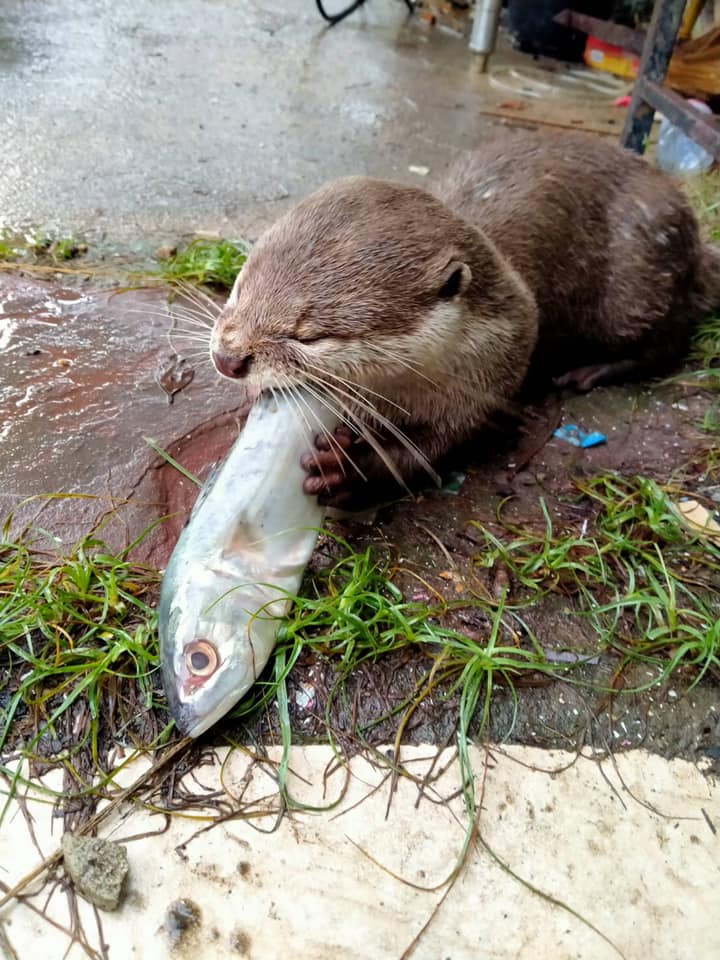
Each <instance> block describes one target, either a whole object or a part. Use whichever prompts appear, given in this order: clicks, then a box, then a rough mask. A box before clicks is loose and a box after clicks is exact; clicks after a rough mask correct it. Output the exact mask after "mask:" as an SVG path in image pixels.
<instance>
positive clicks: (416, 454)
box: [305, 372, 439, 485]
mask: <svg viewBox="0 0 720 960" xmlns="http://www.w3.org/2000/svg"><path fill="white" fill-rule="evenodd" d="M305 375H306V376H308V377H310V378H312V379H313V380H315V381H316V382H318V383H320V384H321V385H322V386H324V387H325V389H326V390H328V391H330V392H331V393H332V394H334V395H335V396H336V397H338V396H339V395H340V396H345V397H348V398H349V399H350V400H351V401H352V402H353V403H356V404H358V405H359V406H360V407H361V409H363V410H364V411H365V412H366V413H368V414H369V415H370V416H371V417H372V418H373V419H374V420H376V421H377V422H378V423H379V424H380V425H381V426H383V427H384V428H385V429H386V430H387V431H388V433H391V434H392V435H393V436H394V437H395V439H396V440H397V441H398V442H399V443H401V444H402V446H403V447H405V449H406V450H407V451H408V453H410V454H412V456H413V458H414V459H415V461H416V462H417V463H418V464H419V465H420V466H421V467H422V468H423V470H425V471H426V472H427V473H428V474H429V476H431V477H432V478H433V480H435V481H436V482H437V481H439V477H438V474H437V473H436V472H435V471H434V470H433V468H432V466H431V465H430V462H429V461H428V459H427V457H426V456H425V454H424V453H423V452H422V450H421V449H420V448H419V447H418V446H417V444H415V443H413V441H412V440H411V439H410V438H409V437H408V436H407V435H406V434H405V433H403V431H402V430H401V429H400V428H399V427H398V426H396V425H395V424H394V423H393V422H392V420H388V418H387V417H385V416H383V414H381V413H380V411H379V410H377V408H376V407H374V406H373V404H372V403H370V401H368V400H364V399H363V398H361V397H359V396H353V395H352V394H350V393H348V392H347V391H345V390H343V388H342V387H338V386H336V385H335V384H332V385H331V384H328V383H326V382H323V381H322V380H320V379H319V378H318V377H315V376H314V374H311V373H307V372H306V373H305ZM361 422H364V421H361ZM373 449H375V448H374V447H373ZM396 473H397V468H395V470H394V471H393V476H396ZM396 479H397V477H396ZM401 482H402V481H401ZM403 485H404V484H403Z"/></svg>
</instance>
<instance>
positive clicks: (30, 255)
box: [0, 229, 88, 263]
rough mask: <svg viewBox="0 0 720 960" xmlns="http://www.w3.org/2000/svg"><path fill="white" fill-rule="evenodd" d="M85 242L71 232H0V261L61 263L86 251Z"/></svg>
mask: <svg viewBox="0 0 720 960" xmlns="http://www.w3.org/2000/svg"><path fill="white" fill-rule="evenodd" d="M87 249H88V248H87V244H86V243H84V242H83V241H81V240H78V239H77V238H76V237H74V236H73V235H72V234H69V233H63V234H53V235H48V234H42V233H25V234H22V233H18V232H16V231H12V230H7V229H5V230H3V231H2V232H1V233H0V261H4V262H6V263H47V262H52V263H63V262H66V261H68V260H73V259H75V258H76V257H79V256H81V255H82V254H84V253H86V252H87Z"/></svg>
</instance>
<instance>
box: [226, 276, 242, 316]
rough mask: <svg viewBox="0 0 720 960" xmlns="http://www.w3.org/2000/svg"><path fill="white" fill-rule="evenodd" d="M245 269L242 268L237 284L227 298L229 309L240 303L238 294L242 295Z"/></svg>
mask: <svg viewBox="0 0 720 960" xmlns="http://www.w3.org/2000/svg"><path fill="white" fill-rule="evenodd" d="M243 269H244V267H240V272H239V273H238V275H237V276H236V277H235V283H234V284H233V285H232V290H231V291H230V296H229V297H228V298H227V306H228V307H234V306H235V304H236V303H237V301H238V294H239V293H240V282H241V280H242V274H243Z"/></svg>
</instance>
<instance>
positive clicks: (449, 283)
mask: <svg viewBox="0 0 720 960" xmlns="http://www.w3.org/2000/svg"><path fill="white" fill-rule="evenodd" d="M462 279H463V271H462V267H458V268H457V270H453V272H452V273H451V274H450V276H449V277H448V278H447V280H446V281H445V283H444V284H443V285H442V286H441V287H440V289H439V291H438V297H439V299H440V300H452V298H453V297H456V296H457V295H458V294H459V293H460V287H461V286H462Z"/></svg>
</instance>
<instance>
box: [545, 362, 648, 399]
mask: <svg viewBox="0 0 720 960" xmlns="http://www.w3.org/2000/svg"><path fill="white" fill-rule="evenodd" d="M644 367H645V365H644V364H642V363H639V362H638V361H637V360H615V361H611V362H609V363H596V364H591V365H589V366H587V367H577V368H576V369H575V370H568V372H567V373H564V374H563V375H562V376H560V377H554V378H553V383H554V384H555V386H556V387H572V388H573V389H575V390H577V391H578V392H579V393H587V392H588V390H592V389H593V387H599V386H601V385H602V384H608V383H618V382H620V381H621V380H628V379H631V378H632V377H633V376H637V375H639V374H641V373H643V372H644Z"/></svg>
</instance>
